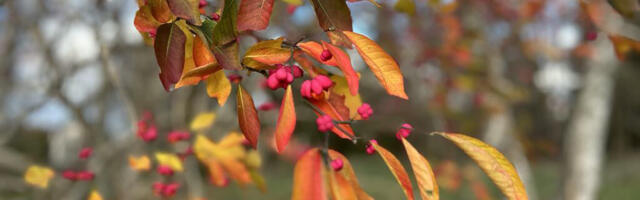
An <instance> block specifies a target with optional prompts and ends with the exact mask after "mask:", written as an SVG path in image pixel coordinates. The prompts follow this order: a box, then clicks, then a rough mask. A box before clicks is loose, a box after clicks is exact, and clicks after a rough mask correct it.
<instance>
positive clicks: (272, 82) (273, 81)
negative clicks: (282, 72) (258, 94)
mask: <svg viewBox="0 0 640 200" xmlns="http://www.w3.org/2000/svg"><path fill="white" fill-rule="evenodd" d="M279 85H280V81H278V79H277V78H276V75H275V74H272V75H271V76H269V78H267V87H269V88H270V89H272V90H275V89H278V86H279Z"/></svg>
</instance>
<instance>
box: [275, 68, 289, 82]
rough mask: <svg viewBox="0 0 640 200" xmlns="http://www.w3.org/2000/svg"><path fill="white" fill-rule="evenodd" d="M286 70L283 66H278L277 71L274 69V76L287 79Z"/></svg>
mask: <svg viewBox="0 0 640 200" xmlns="http://www.w3.org/2000/svg"><path fill="white" fill-rule="evenodd" d="M287 74H288V73H287V70H286V69H284V68H280V69H278V71H276V78H277V79H278V80H281V81H282V80H286V79H287Z"/></svg>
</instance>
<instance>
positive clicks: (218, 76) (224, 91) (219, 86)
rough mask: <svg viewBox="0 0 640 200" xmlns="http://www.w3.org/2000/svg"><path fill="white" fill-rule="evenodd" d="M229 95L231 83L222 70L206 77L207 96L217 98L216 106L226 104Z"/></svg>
mask: <svg viewBox="0 0 640 200" xmlns="http://www.w3.org/2000/svg"><path fill="white" fill-rule="evenodd" d="M229 94H231V82H229V78H227V76H226V75H225V74H224V71H223V70H218V71H217V72H216V73H214V74H213V75H209V77H207V95H209V97H211V98H218V105H220V106H223V105H224V103H226V102H227V98H229Z"/></svg>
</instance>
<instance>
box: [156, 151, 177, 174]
mask: <svg viewBox="0 0 640 200" xmlns="http://www.w3.org/2000/svg"><path fill="white" fill-rule="evenodd" d="M155 156H156V161H158V164H160V165H166V166H168V167H169V168H171V169H172V170H173V171H176V172H181V171H182V161H181V160H180V158H178V156H176V155H175V154H172V153H163V152H156V154H155Z"/></svg>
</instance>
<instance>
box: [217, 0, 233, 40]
mask: <svg viewBox="0 0 640 200" xmlns="http://www.w3.org/2000/svg"><path fill="white" fill-rule="evenodd" d="M237 20H238V2H237V1H236V0H225V1H224V9H223V10H222V17H221V18H220V22H218V24H217V25H216V27H215V28H214V29H213V41H214V44H215V45H216V46H222V45H225V44H227V43H230V42H235V40H236V37H237V36H238V29H237V25H236V23H237Z"/></svg>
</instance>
